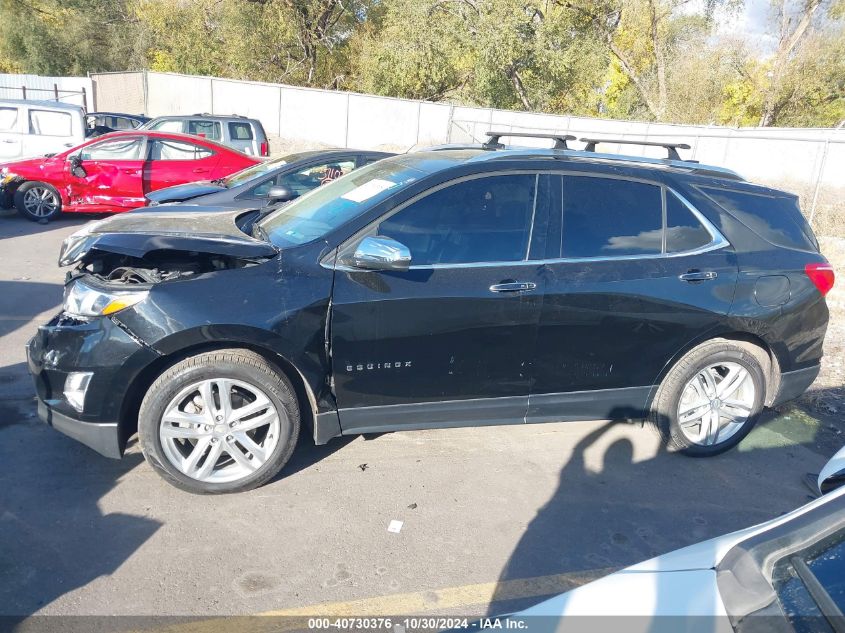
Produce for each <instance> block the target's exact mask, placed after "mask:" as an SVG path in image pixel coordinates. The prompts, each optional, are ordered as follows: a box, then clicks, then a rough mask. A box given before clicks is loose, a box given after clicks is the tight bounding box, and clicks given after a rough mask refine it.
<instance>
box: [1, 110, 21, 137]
mask: <svg viewBox="0 0 845 633" xmlns="http://www.w3.org/2000/svg"><path fill="white" fill-rule="evenodd" d="M17 129H18V109H17V108H0V132H17Z"/></svg>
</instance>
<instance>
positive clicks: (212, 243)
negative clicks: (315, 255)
mask: <svg viewBox="0 0 845 633" xmlns="http://www.w3.org/2000/svg"><path fill="white" fill-rule="evenodd" d="M205 209H206V210H204V208H203V207H195V210H194V211H191V212H185V211H169V212H168V211H146V212H144V213H123V214H120V215H116V216H114V217H111V218H107V219H105V220H100V221H99V222H94V223H93V224H89V225H87V226H85V227H84V228H82V229H81V230H80V231H77V232H76V233H74V234H73V235H71V236H70V237H68V238H67V239H66V240H65V241H64V243H63V244H62V249H61V252H60V253H59V266H70V265H72V264H75V263H77V262H80V261H83V260H85V261H87V260H88V259H90V258H91V257H92V256H93V254H94V253H95V252H97V251H99V252H105V253H113V254H116V255H127V256H130V257H138V258H142V257H144V256H145V255H146V254H147V253H150V252H151V251H160V250H178V251H187V252H198V253H208V254H212V255H228V256H231V257H241V258H254V259H262V258H268V257H273V256H275V255H276V253H277V252H278V250H277V249H276V247H275V246H273V245H272V244H270V243H268V242H264V241H262V240H258V239H255V238H253V237H250V236H249V235H247V234H246V233H244V232H243V231H241V230H240V229H239V228H238V226H237V224H235V220H236V219H237V218H238V216H240V215H242V214H243V213H244V211H243V210H242V209H239V210H236V211H228V212H221V210H220V209H217V208H216V207H211V208H205Z"/></svg>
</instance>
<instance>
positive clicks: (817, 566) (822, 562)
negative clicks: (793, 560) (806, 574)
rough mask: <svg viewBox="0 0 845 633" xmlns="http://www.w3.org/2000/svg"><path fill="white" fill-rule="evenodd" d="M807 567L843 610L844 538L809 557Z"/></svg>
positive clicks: (844, 603)
mask: <svg viewBox="0 0 845 633" xmlns="http://www.w3.org/2000/svg"><path fill="white" fill-rule="evenodd" d="M807 567H809V568H810V571H812V572H813V575H814V576H815V577H816V578H817V579H818V581H819V582H820V583H821V584H822V586H823V587H824V589H825V591H827V593H828V595H829V596H830V597H831V598H832V599H833V601H834V602H835V603H836V606H837V607H839V610H840V611H843V612H845V571H844V570H845V540H843V541H839V543H836V544H835V545H832V546H831V547H829V548H827V549H826V550H825V551H823V552H821V553H820V554H818V555H817V556H814V557H813V558H810V559H809V560H808V561H807Z"/></svg>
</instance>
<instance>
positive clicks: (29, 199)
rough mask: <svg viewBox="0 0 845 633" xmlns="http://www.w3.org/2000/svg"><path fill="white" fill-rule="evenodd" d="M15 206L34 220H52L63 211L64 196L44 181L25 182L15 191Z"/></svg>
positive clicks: (29, 218)
mask: <svg viewBox="0 0 845 633" xmlns="http://www.w3.org/2000/svg"><path fill="white" fill-rule="evenodd" d="M15 207H16V208H17V210H18V213H20V214H21V215H22V216H24V217H25V218H27V219H28V220H32V221H33V222H38V221H40V220H52V219H53V218H56V217H57V216H58V215H59V214H60V213H61V212H62V197H61V196H60V195H59V192H58V191H56V189H55V187H53V186H52V185H48V184H47V183H44V182H25V183H23V184H21V185H20V186H19V187H18V189H17V191H15Z"/></svg>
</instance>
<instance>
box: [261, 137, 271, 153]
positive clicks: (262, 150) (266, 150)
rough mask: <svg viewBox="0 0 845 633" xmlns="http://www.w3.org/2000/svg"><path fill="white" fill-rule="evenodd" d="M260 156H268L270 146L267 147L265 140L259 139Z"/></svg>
mask: <svg viewBox="0 0 845 633" xmlns="http://www.w3.org/2000/svg"><path fill="white" fill-rule="evenodd" d="M260 152H261V155H262V156H269V155H270V148H269V147H267V141H261V149H260Z"/></svg>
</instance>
